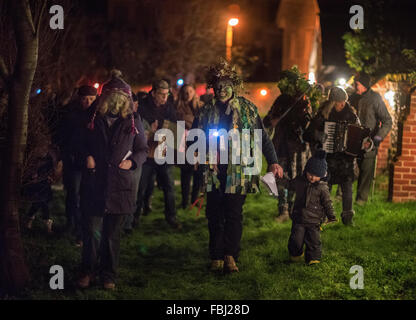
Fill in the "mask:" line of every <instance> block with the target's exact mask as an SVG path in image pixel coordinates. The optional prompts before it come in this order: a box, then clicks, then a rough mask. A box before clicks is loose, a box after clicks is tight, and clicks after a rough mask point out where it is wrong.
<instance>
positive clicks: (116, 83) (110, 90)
mask: <svg viewBox="0 0 416 320" xmlns="http://www.w3.org/2000/svg"><path fill="white" fill-rule="evenodd" d="M121 76H122V73H121V71H119V70H116V69H114V70H112V71H111V79H110V80H109V81H107V82H106V83H105V84H104V85H103V89H102V94H101V96H100V99H99V101H98V106H97V108H96V110H95V112H94V114H93V116H92V119H91V121H90V123H89V124H88V128H89V129H90V130H94V121H95V118H96V115H97V111H98V109H99V108H100V105H101V104H103V105H104V104H105V103H108V102H109V101H112V100H111V99H112V98H113V97H114V95H117V94H118V95H123V96H125V97H127V99H128V101H127V103H128V104H129V109H130V110H131V115H130V119H131V133H132V134H137V133H138V130H137V128H136V126H135V124H134V115H133V112H132V111H133V100H132V91H131V87H130V86H129V85H128V84H127V83H126V82H125V81H124V80H123V79H122V78H121ZM110 103H112V102H110Z"/></svg>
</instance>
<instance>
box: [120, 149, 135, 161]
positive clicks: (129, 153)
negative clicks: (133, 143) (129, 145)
mask: <svg viewBox="0 0 416 320" xmlns="http://www.w3.org/2000/svg"><path fill="white" fill-rule="evenodd" d="M132 154H133V152H131V151H130V150H129V151H127V153H126V155H125V156H124V158H123V160H121V161H124V160H127V158H128V157H130V156H131V155H132Z"/></svg>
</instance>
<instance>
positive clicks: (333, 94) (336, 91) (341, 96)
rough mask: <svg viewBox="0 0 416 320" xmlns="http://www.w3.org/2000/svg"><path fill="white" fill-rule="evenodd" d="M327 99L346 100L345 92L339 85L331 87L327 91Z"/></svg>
mask: <svg viewBox="0 0 416 320" xmlns="http://www.w3.org/2000/svg"><path fill="white" fill-rule="evenodd" d="M328 100H329V101H335V102H341V101H347V100H348V94H347V92H346V91H345V90H344V89H343V88H341V87H333V88H332V89H331V91H330V92H329V97H328Z"/></svg>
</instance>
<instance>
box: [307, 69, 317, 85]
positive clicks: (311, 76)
mask: <svg viewBox="0 0 416 320" xmlns="http://www.w3.org/2000/svg"><path fill="white" fill-rule="evenodd" d="M308 81H309V83H310V84H314V83H315V82H316V78H315V72H309V77H308Z"/></svg>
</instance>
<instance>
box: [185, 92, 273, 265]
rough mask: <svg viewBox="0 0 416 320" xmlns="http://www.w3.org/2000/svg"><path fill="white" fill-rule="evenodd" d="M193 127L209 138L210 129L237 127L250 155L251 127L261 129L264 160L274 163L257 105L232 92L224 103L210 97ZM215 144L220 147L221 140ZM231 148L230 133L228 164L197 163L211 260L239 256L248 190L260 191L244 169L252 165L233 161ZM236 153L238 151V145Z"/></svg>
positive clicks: (257, 175)
mask: <svg viewBox="0 0 416 320" xmlns="http://www.w3.org/2000/svg"><path fill="white" fill-rule="evenodd" d="M193 128H199V129H202V130H204V132H205V134H206V137H209V133H210V132H209V130H210V129H216V130H220V129H225V130H226V131H227V132H230V130H231V131H233V130H237V131H238V132H239V134H240V137H242V139H250V140H249V143H250V154H251V155H253V152H254V144H255V139H254V130H255V129H260V130H261V137H262V144H261V147H262V151H263V154H264V156H265V158H266V160H267V163H268V164H269V165H270V164H273V163H277V157H276V153H275V151H274V147H273V144H272V142H271V141H270V139H269V137H268V136H267V134H266V132H265V130H264V127H263V123H262V121H261V118H260V116H259V114H258V111H257V108H256V106H255V105H254V104H253V103H251V102H250V101H248V100H247V99H245V98H243V97H238V96H235V95H233V96H232V98H231V99H230V100H228V101H227V102H226V103H222V102H221V101H219V100H217V99H215V98H213V99H212V100H211V101H209V102H208V103H207V104H206V105H205V106H204V107H203V108H202V109H201V111H200V114H199V116H198V117H197V118H196V119H195V121H194V123H193ZM242 129H248V131H249V132H250V136H249V137H248V136H243V135H242V132H243V130H242ZM220 139H221V138H219V140H220ZM207 140H209V139H207ZM207 143H208V141H207ZM240 143H241V139H240ZM217 145H218V146H219V148H220V147H221V143H220V142H219V143H217ZM233 148H236V145H235V143H234V142H233V141H232V137H231V135H229V136H228V163H227V164H218V165H213V164H209V163H208V159H207V161H206V162H205V164H201V165H200V169H201V170H202V171H203V190H204V191H205V192H207V207H206V216H207V219H208V227H209V235H210V237H209V253H210V257H211V259H212V260H213V261H218V260H223V259H224V257H227V256H232V257H233V258H234V259H235V260H236V259H237V258H238V256H239V252H240V240H241V236H242V220H243V216H242V211H243V204H244V201H245V198H246V195H247V194H248V193H255V192H258V191H259V174H250V173H248V174H247V172H246V169H249V168H254V164H251V165H249V164H247V163H246V161H245V160H246V159H244V157H242V159H241V162H240V163H236V164H235V162H232V160H233V159H232V156H233V155H232V153H233V152H232V151H233ZM207 150H208V148H207ZM237 154H238V155H239V154H241V148H240V153H237ZM254 163H255V162H254ZM257 165H259V164H258V163H257ZM260 165H261V161H260Z"/></svg>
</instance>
